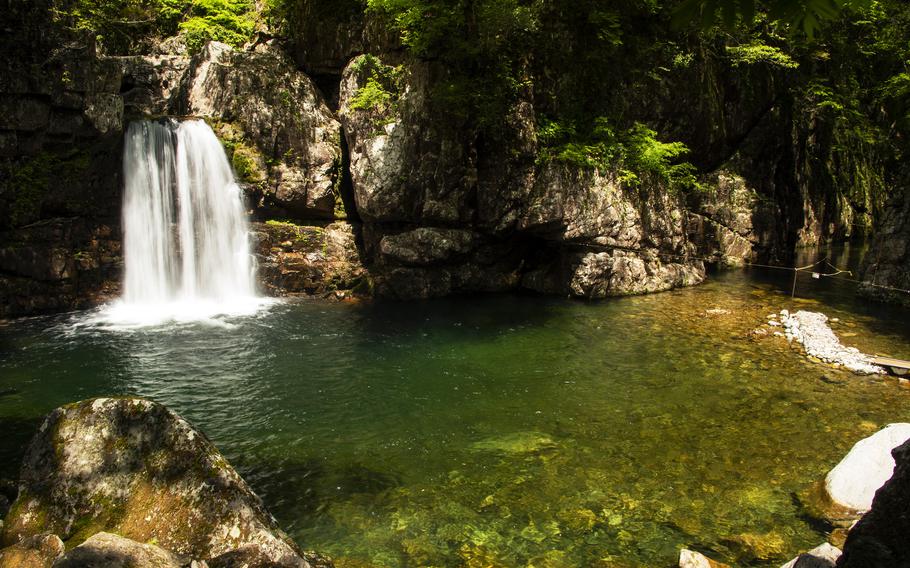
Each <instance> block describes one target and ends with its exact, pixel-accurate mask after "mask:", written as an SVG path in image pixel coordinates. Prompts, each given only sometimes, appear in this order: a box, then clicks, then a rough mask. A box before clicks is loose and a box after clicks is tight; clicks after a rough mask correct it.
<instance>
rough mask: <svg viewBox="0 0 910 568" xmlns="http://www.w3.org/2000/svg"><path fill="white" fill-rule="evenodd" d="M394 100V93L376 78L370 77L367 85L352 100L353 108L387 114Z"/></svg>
mask: <svg viewBox="0 0 910 568" xmlns="http://www.w3.org/2000/svg"><path fill="white" fill-rule="evenodd" d="M392 99H393V96H392V93H391V92H389V91H387V90H386V88H385V87H383V86H382V83H380V82H379V80H378V79H377V78H376V77H370V78H369V79H367V84H366V85H364V86H363V87H360V88H359V89H357V93H356V94H355V95H354V96H353V97H352V98H351V108H353V109H357V110H378V111H379V112H385V111H386V110H388V108H389V107H390V106H391V103H392Z"/></svg>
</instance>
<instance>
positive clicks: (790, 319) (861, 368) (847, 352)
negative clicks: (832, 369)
mask: <svg viewBox="0 0 910 568" xmlns="http://www.w3.org/2000/svg"><path fill="white" fill-rule="evenodd" d="M780 321H781V323H782V324H783V325H784V335H786V337H787V340H788V341H793V340H796V341H798V342H800V343H802V345H803V348H804V349H805V350H806V354H808V355H810V356H812V357H816V358H818V359H821V360H822V361H824V362H826V363H831V364H834V365H841V366H843V367H845V368H847V369H850V370H851V371H853V372H854V373H862V374H876V373H884V372H885V371H884V369H882V368H881V367H879V366H878V365H874V364H872V362H871V361H870V359H869V356H868V355H865V354H863V353H861V352H860V351H859V349H857V348H856V347H845V346H844V345H842V344H841V342H840V340H839V339H838V338H837V335H835V334H834V331H833V330H832V329H831V327H829V326H828V316H826V315H825V314H821V313H818V312H806V311H798V312H796V313H794V314H791V313H790V312H788V311H787V310H781V311H780Z"/></svg>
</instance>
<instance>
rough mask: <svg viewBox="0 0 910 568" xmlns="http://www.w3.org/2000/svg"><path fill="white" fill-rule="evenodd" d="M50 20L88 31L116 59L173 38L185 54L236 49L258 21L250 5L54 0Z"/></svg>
mask: <svg viewBox="0 0 910 568" xmlns="http://www.w3.org/2000/svg"><path fill="white" fill-rule="evenodd" d="M54 15H55V17H56V18H58V19H60V20H63V21H64V22H66V23H67V24H68V25H69V26H71V27H73V28H75V29H78V30H88V31H91V32H92V33H94V34H95V36H96V38H97V39H98V43H99V45H100V46H101V47H102V48H103V49H104V50H106V51H107V52H109V53H112V54H121V55H123V54H132V53H136V52H141V51H142V50H143V49H146V48H147V47H148V44H149V42H150V41H154V40H160V39H163V38H167V37H170V36H174V35H177V34H178V33H180V34H182V35H183V36H184V38H185V40H186V44H187V47H188V48H189V49H190V51H191V52H194V51H197V50H198V49H199V48H200V47H201V46H202V45H203V44H204V43H205V42H206V41H208V40H217V41H222V42H224V43H227V44H230V45H233V46H235V47H239V46H241V45H243V44H244V43H246V42H247V41H248V40H249V39H250V38H251V37H252V34H253V32H254V31H255V27H256V22H257V20H258V19H259V17H260V15H259V14H258V12H257V11H256V6H255V4H254V2H253V0H149V1H145V0H72V1H67V0H56V1H55V7H54Z"/></svg>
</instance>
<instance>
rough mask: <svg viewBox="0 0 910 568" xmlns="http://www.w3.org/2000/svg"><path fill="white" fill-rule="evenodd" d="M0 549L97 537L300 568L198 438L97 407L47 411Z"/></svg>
mask: <svg viewBox="0 0 910 568" xmlns="http://www.w3.org/2000/svg"><path fill="white" fill-rule="evenodd" d="M20 488H21V492H20V494H19V496H18V498H17V500H16V502H15V503H14V504H13V508H12V510H11V511H10V514H9V516H8V517H7V524H6V526H5V527H4V530H3V533H2V535H0V542H2V543H4V544H13V543H16V542H18V541H20V540H21V539H23V538H27V537H30V536H34V535H37V534H40V533H44V532H52V533H55V534H59V535H60V536H61V537H62V538H63V540H65V541H66V542H67V543H68V544H69V545H78V544H80V543H82V542H83V541H85V540H86V539H87V538H88V537H90V536H92V535H94V534H96V533H98V532H102V531H105V532H116V533H117V534H119V535H122V536H123V537H125V538H128V539H132V540H135V541H138V542H151V541H154V542H157V543H158V545H159V546H161V547H162V548H164V549H166V550H168V551H169V552H171V553H175V554H178V555H181V556H187V557H191V558H197V559H210V558H214V557H216V556H219V555H222V554H224V553H226V552H229V551H231V550H234V549H237V548H239V547H242V546H245V545H252V546H256V547H258V548H259V549H260V550H261V552H262V553H263V554H264V556H265V557H267V558H269V559H270V562H271V563H272V565H275V566H288V567H299V568H305V567H308V566H309V564H308V563H307V562H306V561H305V560H304V559H303V558H301V556H300V554H299V551H298V550H297V548H296V546H295V545H294V543H293V542H292V541H291V540H290V539H289V538H288V537H287V536H286V535H284V534H283V533H282V532H281V530H280V529H279V528H278V526H277V523H276V521H275V520H274V519H273V518H272V517H271V515H269V513H268V512H267V511H266V510H265V507H264V506H263V504H262V502H261V501H260V499H259V498H258V497H257V496H256V495H255V494H254V493H253V492H252V491H251V490H250V488H249V487H248V486H247V485H246V483H245V482H244V481H243V479H241V477H240V476H239V475H238V474H237V472H236V471H234V469H233V468H232V467H231V466H230V465H229V464H228V463H227V461H226V460H225V459H224V457H223V456H222V455H221V454H220V453H219V452H218V450H217V449H215V447H214V446H213V445H212V444H211V442H209V441H208V439H206V437H205V436H204V435H203V434H201V433H200V432H198V431H197V430H195V429H193V427H192V426H190V425H189V424H188V423H187V422H186V421H185V420H183V419H182V418H180V417H179V416H177V415H176V414H174V413H173V412H171V411H170V410H168V409H167V408H165V407H164V406H162V405H160V404H157V403H154V402H151V401H148V400H143V399H137V398H122V399H111V398H99V399H93V400H86V401H82V402H77V403H74V404H70V405H66V406H64V407H62V408H58V409H56V410H54V411H53V412H52V413H51V414H50V415H48V417H47V419H46V420H45V421H44V423H43V424H42V426H41V428H40V429H39V432H38V434H37V435H36V436H35V438H34V440H33V441H32V443H31V445H30V446H29V448H28V450H27V452H26V455H25V458H24V460H23V465H22V470H21V473H20Z"/></svg>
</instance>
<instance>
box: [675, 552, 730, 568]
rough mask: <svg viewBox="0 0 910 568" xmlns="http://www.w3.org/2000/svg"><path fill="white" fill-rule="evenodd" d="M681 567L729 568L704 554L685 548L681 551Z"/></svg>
mask: <svg viewBox="0 0 910 568" xmlns="http://www.w3.org/2000/svg"><path fill="white" fill-rule="evenodd" d="M679 568H729V567H728V566H727V565H726V564H721V563H720V562H716V561H714V560H711V559H710V558H708V557H707V556H705V555H704V554H701V553H699V552H695V551H694V550H688V549H686V548H683V549H682V550H680V551H679Z"/></svg>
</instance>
